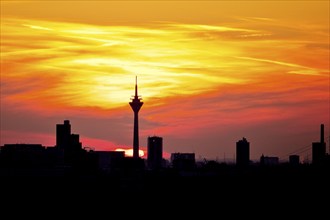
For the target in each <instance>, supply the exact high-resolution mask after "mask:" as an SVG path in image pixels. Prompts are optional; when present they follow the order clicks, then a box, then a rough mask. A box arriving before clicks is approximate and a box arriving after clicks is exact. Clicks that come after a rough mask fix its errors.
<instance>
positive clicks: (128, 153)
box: [115, 148, 145, 157]
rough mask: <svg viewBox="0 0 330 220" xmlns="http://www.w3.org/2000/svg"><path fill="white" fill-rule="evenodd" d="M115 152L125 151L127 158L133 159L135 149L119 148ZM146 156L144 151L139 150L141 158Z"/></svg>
mask: <svg viewBox="0 0 330 220" xmlns="http://www.w3.org/2000/svg"><path fill="white" fill-rule="evenodd" d="M115 151H124V153H125V156H126V157H133V149H123V148H117V149H116V150H115ZM144 155H145V154H144V151H143V150H139V156H140V157H143V156H144Z"/></svg>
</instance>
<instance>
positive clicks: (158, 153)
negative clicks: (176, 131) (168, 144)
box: [147, 136, 163, 170]
mask: <svg viewBox="0 0 330 220" xmlns="http://www.w3.org/2000/svg"><path fill="white" fill-rule="evenodd" d="M162 161H163V138H162V137H157V136H152V137H148V156H147V164H148V167H149V169H152V170H157V169H160V168H161V167H162Z"/></svg>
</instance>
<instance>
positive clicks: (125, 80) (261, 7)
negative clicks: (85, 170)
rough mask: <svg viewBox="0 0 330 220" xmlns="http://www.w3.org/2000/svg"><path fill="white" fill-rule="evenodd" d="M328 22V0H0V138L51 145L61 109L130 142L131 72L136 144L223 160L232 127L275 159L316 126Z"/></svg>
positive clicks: (109, 138)
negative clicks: (137, 105) (155, 141)
mask: <svg viewBox="0 0 330 220" xmlns="http://www.w3.org/2000/svg"><path fill="white" fill-rule="evenodd" d="M329 23H330V21H329V1H255V2H254V1H241V2H240V1H192V2H189V1H181V2H179V1H161V2H157V1H146V2H143V1H121V2H115V1H100V2H98V1H89V2H87V1H85V2H84V1H72V2H71V1H34V2H29V1H17V2H16V1H1V139H0V144H1V145H3V144H5V143H22V142H24V143H41V144H44V145H49V146H52V145H54V144H55V124H57V123H62V122H63V120H65V119H69V120H70V121H71V124H72V130H73V132H74V133H78V134H80V135H81V141H82V142H83V145H84V146H91V147H93V148H95V149H100V150H101V149H102V150H105V149H108V150H113V149H116V148H125V147H126V148H127V147H128V148H129V147H130V146H131V145H132V128H133V127H132V125H133V113H132V110H131V109H130V106H129V105H128V102H129V101H130V97H131V95H133V94H134V83H135V76H136V75H137V76H138V82H139V94H140V95H142V98H143V101H144V105H143V107H142V109H141V111H140V145H141V146H142V149H145V148H144V147H145V146H146V143H147V137H148V136H150V135H158V136H162V137H163V138H164V150H165V151H166V152H167V153H171V152H195V153H196V157H197V159H199V158H204V157H206V158H211V159H219V160H228V161H229V160H232V159H233V158H234V155H235V143H236V141H238V140H239V139H241V138H242V137H243V136H244V137H246V138H247V140H248V141H250V145H251V147H250V148H251V150H250V152H251V158H252V159H256V158H259V157H260V155H261V154H264V155H272V156H279V157H280V159H284V160H285V159H287V157H288V154H290V153H292V152H295V151H296V150H297V149H299V148H301V147H304V146H308V145H311V143H312V142H314V141H318V140H319V127H320V124H321V123H323V124H325V131H326V136H329V120H330V119H329V114H330V113H329V95H330V94H329V86H330V79H329V59H330V57H329ZM327 146H329V142H328V143H327ZM309 153H310V152H308V151H307V152H304V153H303V154H301V156H302V159H304V158H305V159H306V158H307V157H308V156H309V157H310V155H308V154H309Z"/></svg>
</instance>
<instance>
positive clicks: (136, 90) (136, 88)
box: [135, 76, 138, 97]
mask: <svg viewBox="0 0 330 220" xmlns="http://www.w3.org/2000/svg"><path fill="white" fill-rule="evenodd" d="M135 97H138V86H137V76H135Z"/></svg>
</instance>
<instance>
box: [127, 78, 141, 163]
mask: <svg viewBox="0 0 330 220" xmlns="http://www.w3.org/2000/svg"><path fill="white" fill-rule="evenodd" d="M141 100H142V98H140V97H139V95H138V86H137V76H136V78H135V95H134V96H133V97H132V98H131V102H130V103H129V104H130V106H131V108H132V110H133V112H134V132H133V158H139V111H140V109H141V107H142V105H143V102H141Z"/></svg>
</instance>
